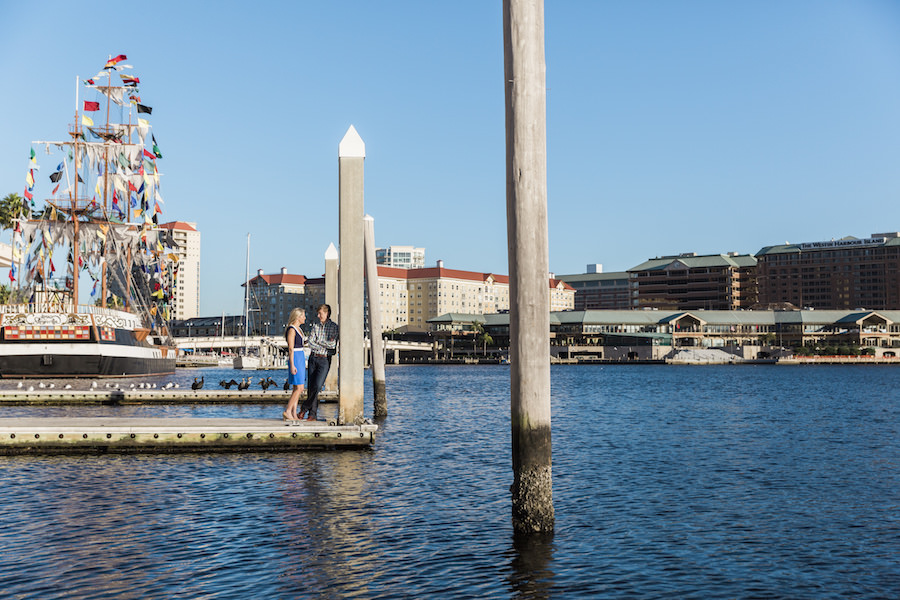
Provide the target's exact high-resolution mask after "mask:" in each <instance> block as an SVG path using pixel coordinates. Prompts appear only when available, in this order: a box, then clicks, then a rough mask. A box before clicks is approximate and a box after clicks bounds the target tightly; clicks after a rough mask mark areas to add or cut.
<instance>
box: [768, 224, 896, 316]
mask: <svg viewBox="0 0 900 600" xmlns="http://www.w3.org/2000/svg"><path fill="white" fill-rule="evenodd" d="M756 260H757V279H758V282H759V283H758V285H759V302H760V304H761V305H762V306H769V305H777V304H782V303H790V304H792V305H794V306H796V307H798V308H815V309H830V310H849V309H857V308H867V309H873V310H897V309H900V233H875V234H872V236H871V237H869V238H866V239H857V238H854V237H846V238H843V239H840V240H831V241H826V242H809V243H804V244H782V245H778V246H767V247H765V248H763V249H762V250H760V251H759V252H758V253H757V254H756Z"/></svg>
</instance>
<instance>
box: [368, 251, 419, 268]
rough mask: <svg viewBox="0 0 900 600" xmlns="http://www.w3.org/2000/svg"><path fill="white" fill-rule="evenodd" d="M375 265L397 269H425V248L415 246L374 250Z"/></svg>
mask: <svg viewBox="0 0 900 600" xmlns="http://www.w3.org/2000/svg"><path fill="white" fill-rule="evenodd" d="M375 263H376V264H378V265H384V266H386V267H395V268H398V269H423V268H425V248H416V247H415V246H388V247H387V248H375Z"/></svg>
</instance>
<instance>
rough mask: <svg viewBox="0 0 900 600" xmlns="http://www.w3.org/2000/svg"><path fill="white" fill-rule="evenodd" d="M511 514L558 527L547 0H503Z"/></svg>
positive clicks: (535, 528)
mask: <svg viewBox="0 0 900 600" xmlns="http://www.w3.org/2000/svg"><path fill="white" fill-rule="evenodd" d="M503 34H504V35H503V42H504V44H503V50H504V52H503V54H504V76H505V82H506V85H505V89H506V210H507V235H508V238H509V243H508V248H509V275H510V277H509V288H510V290H509V292H510V311H509V312H510V322H509V328H510V363H511V367H510V412H511V423H512V465H513V485H512V488H511V491H512V518H513V528H514V529H515V530H516V531H517V532H549V531H552V530H553V527H554V513H553V476H552V470H551V465H552V461H551V448H552V445H551V435H550V432H551V429H550V339H549V338H550V293H549V287H548V277H549V271H550V268H549V262H550V261H549V247H548V235H547V128H546V125H547V115H546V74H545V73H546V69H545V62H544V4H543V0H504V2H503Z"/></svg>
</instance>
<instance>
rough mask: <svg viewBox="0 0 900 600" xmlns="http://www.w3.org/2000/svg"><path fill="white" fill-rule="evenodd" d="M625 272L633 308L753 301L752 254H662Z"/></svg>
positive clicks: (737, 305)
mask: <svg viewBox="0 0 900 600" xmlns="http://www.w3.org/2000/svg"><path fill="white" fill-rule="evenodd" d="M628 274H629V279H630V283H631V307H632V308H636V309H643V308H650V309H660V310H698V309H706V310H737V309H741V308H750V307H751V306H753V305H755V304H756V303H757V291H756V258H754V257H753V256H751V255H749V254H737V253H736V252H729V253H728V254H709V255H703V256H697V255H696V254H694V253H692V252H691V253H686V254H679V255H678V256H663V257H659V258H653V259H650V260H648V261H646V262H644V263H641V264H640V265H638V266H636V267H633V268H631V269H628Z"/></svg>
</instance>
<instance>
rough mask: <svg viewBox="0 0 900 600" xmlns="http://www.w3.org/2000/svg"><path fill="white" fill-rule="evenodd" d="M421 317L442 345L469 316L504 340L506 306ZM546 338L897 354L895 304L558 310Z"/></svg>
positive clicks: (649, 355)
mask: <svg viewBox="0 0 900 600" xmlns="http://www.w3.org/2000/svg"><path fill="white" fill-rule="evenodd" d="M428 323H429V325H430V326H431V331H432V332H433V336H434V338H435V340H436V341H437V342H438V344H439V346H442V347H449V346H448V344H453V345H458V344H460V341H461V340H465V339H467V338H468V339H469V340H471V339H473V337H474V336H475V334H476V332H477V326H476V325H475V323H479V324H480V325H481V327H482V328H483V329H484V331H485V332H486V333H488V334H490V336H491V338H492V339H493V345H494V347H495V349H496V348H497V347H499V348H504V347H507V346H508V345H509V314H508V313H501V314H491V315H476V314H462V313H448V314H445V315H441V316H439V317H435V318H433V319H429V321H428ZM470 343H471V342H470ZM550 345H551V348H552V353H553V355H554V356H559V357H560V358H579V357H582V358H584V359H585V360H590V359H599V360H664V359H665V358H668V357H670V356H672V355H673V354H674V353H675V352H677V351H678V350H680V349H683V348H718V349H722V350H725V351H727V352H730V353H732V354H734V355H735V356H737V357H740V358H743V359H750V360H752V359H758V358H767V357H770V356H772V355H773V354H775V353H778V352H779V350H780V349H781V348H792V347H801V346H807V347H814V346H820V347H821V346H835V347H838V346H858V347H860V348H864V349H870V352H872V353H874V356H875V357H876V358H878V357H893V356H897V355H898V353H900V311H895V310H887V311H873V310H858V311H841V310H793V311H771V310H735V311H730V310H694V311H663V310H585V311H563V312H554V313H551V314H550ZM439 350H440V348H439Z"/></svg>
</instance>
